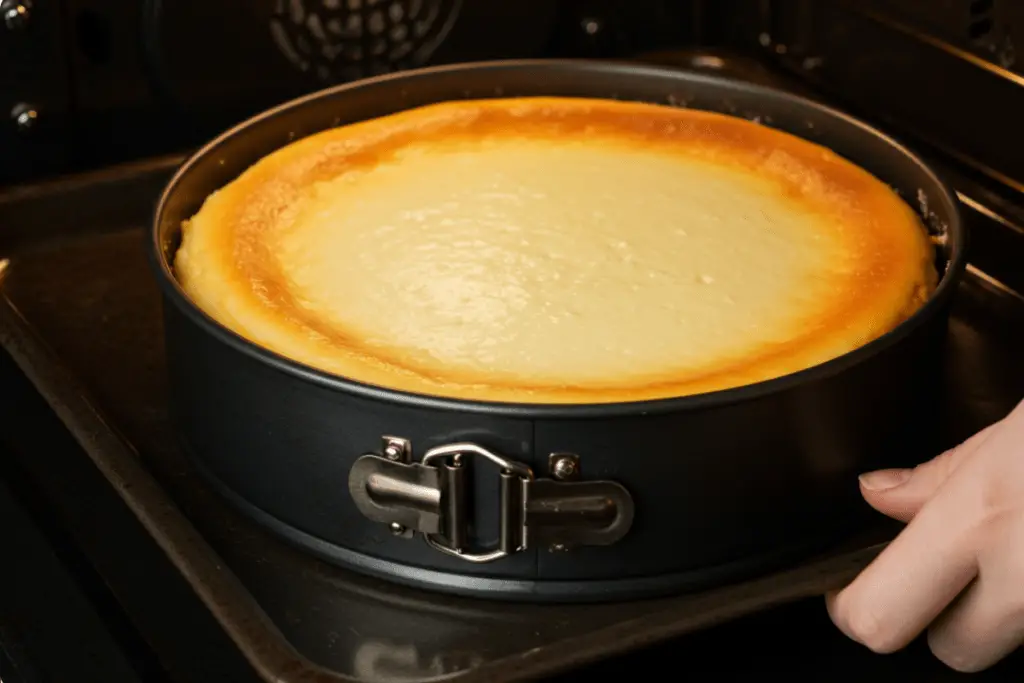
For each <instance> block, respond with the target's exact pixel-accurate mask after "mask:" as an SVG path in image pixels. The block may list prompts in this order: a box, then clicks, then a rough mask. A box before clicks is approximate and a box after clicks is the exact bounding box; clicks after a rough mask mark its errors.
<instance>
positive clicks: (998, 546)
mask: <svg viewBox="0 0 1024 683" xmlns="http://www.w3.org/2000/svg"><path fill="white" fill-rule="evenodd" d="M1004 526H1007V527H1008V529H1009V531H1008V532H1004V533H1001V534H998V536H996V537H994V538H993V540H992V542H991V544H989V545H987V547H989V548H991V549H992V552H991V556H988V553H986V554H983V555H982V558H981V562H980V564H981V571H980V572H979V575H978V578H977V579H976V580H975V582H974V583H973V584H972V585H971V587H970V588H968V589H967V591H966V592H965V593H964V594H963V595H962V596H960V598H959V599H958V600H957V601H956V602H955V603H954V604H953V606H952V607H951V608H950V609H949V610H948V611H947V612H946V613H945V614H943V615H942V616H941V617H939V619H938V621H936V622H935V623H934V624H933V625H932V627H931V628H930V629H929V630H928V645H929V647H931V649H932V652H934V653H935V656H936V657H938V658H939V659H940V660H941V661H943V662H944V663H946V664H947V665H948V666H950V667H952V668H953V669H955V670H957V671H961V672H964V673H971V672H975V671H982V670H983V669H987V668H988V667H990V666H992V665H993V664H995V663H996V662H998V661H999V660H1000V659H1002V658H1003V657H1005V656H1006V655H1008V654H1010V653H1011V652H1013V651H1014V650H1015V649H1017V648H1018V647H1020V646H1021V644H1024V586H1022V585H1021V579H1020V572H1021V569H1022V568H1024V546H1021V544H1020V539H1021V538H1022V537H1024V536H1022V534H1024V524H1021V523H1020V522H1019V521H1018V522H1016V524H1015V526H1014V527H1009V525H1004Z"/></svg>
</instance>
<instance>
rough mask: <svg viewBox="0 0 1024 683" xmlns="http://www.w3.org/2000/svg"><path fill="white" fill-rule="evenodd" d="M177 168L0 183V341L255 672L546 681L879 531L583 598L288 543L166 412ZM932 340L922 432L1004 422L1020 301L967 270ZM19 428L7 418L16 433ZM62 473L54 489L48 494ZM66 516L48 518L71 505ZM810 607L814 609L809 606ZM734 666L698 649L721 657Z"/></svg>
mask: <svg viewBox="0 0 1024 683" xmlns="http://www.w3.org/2000/svg"><path fill="white" fill-rule="evenodd" d="M178 161H179V160H178V159H163V160H157V161H154V162H150V163H146V164H139V165H135V166H130V167H126V168H122V169H117V170H114V171H108V172H104V173H100V174H96V175H93V176H89V177H84V178H77V179H70V180H66V181H60V182H53V183H49V184H47V185H42V186H35V187H31V188H23V189H19V190H15V191H10V192H7V193H5V194H2V195H0V258H2V259H3V261H2V262H0V263H2V265H0V346H2V348H3V349H4V350H5V352H6V353H7V354H8V356H9V359H10V360H11V361H13V365H12V367H13V366H16V367H17V369H18V370H19V371H20V372H21V373H23V374H24V376H25V377H27V379H28V380H29V382H31V384H32V385H33V386H34V387H35V389H36V390H37V391H38V392H39V394H41V395H42V397H43V398H44V399H45V401H46V404H47V405H48V406H49V409H50V410H52V411H53V413H54V414H56V415H57V417H58V418H59V419H60V421H61V423H62V424H63V425H64V427H66V429H67V430H68V431H69V432H70V434H71V435H72V436H73V437H74V440H75V441H76V442H77V444H78V446H79V447H80V448H81V452H82V454H83V456H84V457H87V458H88V461H89V462H90V463H91V465H90V467H92V468H93V469H94V470H95V471H96V472H98V473H99V474H100V475H101V476H102V478H103V480H104V481H105V482H106V485H107V486H108V487H109V488H110V489H111V490H112V491H115V492H116V493H117V496H118V497H119V499H120V500H121V501H123V503H124V504H125V506H126V507H127V508H128V509H129V510H130V511H131V512H132V514H133V515H134V517H135V518H136V519H137V520H138V521H139V522H140V523H141V525H142V526H143V527H144V528H145V530H146V532H147V533H148V534H149V536H151V537H152V538H153V539H154V540H155V541H156V543H157V544H158V545H159V547H160V548H161V550H162V552H163V553H164V554H165V555H166V557H167V558H168V559H169V560H170V562H171V563H172V564H173V566H174V567H175V569H176V571H177V572H178V574H180V576H182V577H184V579H185V581H186V582H187V584H188V587H189V590H190V591H191V592H192V593H194V595H195V596H197V597H198V598H199V600H200V601H201V603H202V605H203V606H204V609H205V610H207V611H208V613H209V615H210V616H211V617H212V621H213V623H215V625H216V629H217V630H218V631H219V637H222V638H223V639H224V640H225V642H229V643H230V646H231V647H233V648H235V649H237V651H238V653H240V655H241V657H242V658H243V659H244V660H245V662H246V663H247V665H248V666H249V667H251V669H252V671H253V672H254V674H255V676H256V677H258V678H260V679H263V680H268V681H271V680H272V681H282V682H285V681H296V682H298V681H349V680H358V681H383V680H388V681H393V680H402V681H414V680H436V679H439V678H444V679H445V680H456V681H466V682H469V681H489V682H491V683H495V682H498V681H512V680H521V679H526V678H536V677H542V676H550V675H553V674H556V673H558V672H561V671H565V670H569V669H574V668H577V667H580V666H583V665H586V664H588V663H592V662H595V661H598V660H601V659H604V658H611V657H614V656H616V655H619V654H621V653H625V652H630V651H636V650H638V649H642V648H645V647H647V646H650V645H651V644H654V643H657V642H659V641H665V640H668V639H671V638H675V637H677V636H680V635H683V634H687V633H691V632H694V631H698V630H704V629H708V628H710V627H712V626H715V625H717V624H721V623H723V622H728V621H732V620H736V619H738V618H739V617H742V616H744V615H749V614H753V613H755V612H761V611H764V610H768V609H769V608H772V607H774V606H777V605H782V604H786V603H794V602H797V601H800V600H801V599H803V598H813V597H815V596H820V595H821V594H822V593H824V592H825V591H826V590H828V589H831V588H837V587H840V586H841V585H843V584H844V583H846V582H847V581H848V580H849V579H850V578H852V576H854V575H855V574H856V572H857V571H859V570H860V569H861V568H862V567H863V566H865V565H866V564H867V563H868V562H869V561H870V560H871V559H872V558H873V557H874V556H875V554H877V552H878V551H879V550H880V548H881V547H883V544H884V542H885V541H886V540H887V539H888V538H890V537H891V534H892V533H893V530H894V528H893V527H892V526H890V525H887V524H880V525H879V527H878V529H876V530H873V531H872V532H871V533H869V534H866V535H864V536H863V537H859V538H856V539H846V540H845V541H843V542H841V543H837V545H836V547H835V548H833V549H832V550H831V551H830V552H828V553H827V554H825V555H823V556H822V557H819V558H817V559H814V560H812V561H809V562H807V563H805V564H803V565H802V566H799V567H796V568H793V569H790V570H787V571H782V572H779V573H776V574H773V575H769V576H765V577H763V578H760V579H756V580H752V581H747V582H743V583H738V584H735V585H731V586H726V587H723V588H720V589H717V590H713V591H707V592H703V593H696V594H690V595H680V596H677V597H673V598H668V599H660V600H650V601H640V602H631V603H623V604H599V605H543V606H533V605H517V604H508V603H498V602H488V601H480V600H473V599H467V598H453V597H451V596H439V595H434V594H430V593H425V592H422V591H417V590H413V589H408V588H402V587H398V586H394V585H391V584H388V583H384V582H381V581H378V580H374V579H369V578H366V577H362V576H358V575H355V574H352V573H350V572H348V571H345V570H342V569H339V568H336V567H333V566H329V565H327V564H324V563H323V562H320V561H318V560H316V559H314V558H311V557H308V556H306V555H304V554H302V553H300V552H298V551H296V550H294V549H292V548H291V547H289V546H287V545H285V544H283V543H282V542H280V541H279V540H278V539H276V538H274V537H271V536H269V535H267V534H266V532H264V531H263V530H262V529H260V528H258V527H256V526H255V525H254V524H252V523H251V522H249V521H248V520H246V519H245V518H244V517H242V516H241V515H240V514H238V513H237V512H235V511H234V510H233V509H232V508H231V507H229V506H228V505H227V504H225V503H224V502H223V501H222V500H221V498H219V497H218V496H217V495H216V494H215V493H214V492H212V491H211V490H210V489H209V488H208V486H207V485H206V484H205V483H204V481H203V480H202V479H201V478H200V477H199V476H198V475H197V473H196V471H195V469H194V468H193V467H192V465H191V464H190V463H189V462H188V460H187V459H186V458H185V457H184V455H183V453H182V451H181V450H180V449H179V448H178V447H177V445H176V440H175V436H174V434H173V432H172V430H171V428H170V426H169V424H168V420H167V415H166V408H165V404H164V398H163V397H164V366H163V351H162V346H161V334H160V314H159V296H158V292H157V288H156V285H155V283H154V282H153V280H152V278H151V276H150V273H149V272H148V267H147V264H146V261H145V258H144V252H143V232H144V226H145V224H146V221H147V220H148V215H149V211H150V208H151V205H152V201H153V200H154V199H155V197H156V195H157V192H158V190H159V188H160V186H161V185H162V183H163V182H164V181H165V180H166V179H167V178H168V177H169V174H170V172H171V171H172V170H173V168H174V167H175V166H176V165H177V163H178ZM949 339H950V344H949V349H948V358H947V363H946V368H945V373H946V377H945V379H946V396H947V399H948V400H947V402H946V409H945V411H944V413H942V414H939V415H936V416H935V429H936V430H938V431H939V432H940V433H941V434H942V437H943V440H944V441H945V442H946V443H947V444H953V443H955V442H956V441H957V440H959V439H962V438H963V437H965V436H966V435H968V434H970V433H971V432H972V431H974V430H976V429H978V428H980V427H981V426H983V425H985V424H988V423H990V422H991V421H993V420H995V419H998V418H999V417H1001V416H1003V415H1005V414H1006V412H1008V411H1009V409H1010V408H1011V407H1012V406H1013V405H1014V403H1015V402H1016V401H1017V400H1018V399H1019V398H1020V396H1021V394H1022V393H1024V354H1022V353H1021V350H1022V349H1024V298H1021V296H1020V295H1019V294H1017V293H1015V292H1013V291H1012V290H1010V289H1008V288H1006V287H1004V286H1002V285H1000V284H999V283H998V282H997V281H994V280H992V279H991V278H989V277H987V276H986V275H985V274H983V273H981V272H980V271H977V270H976V269H972V270H971V272H970V274H969V276H968V277H967V279H966V281H965V282H964V284H963V286H962V287H961V290H960V292H959V293H958V298H957V303H956V306H955V310H954V313H953V318H952V322H951V326H950V335H949ZM3 381H5V382H7V379H6V378H5V379H4V380H3ZM4 386H5V387H6V391H5V392H4V394H5V396H4V398H3V401H4V403H3V405H0V410H3V411H4V412H5V416H4V424H3V429H4V433H5V434H15V436H10V437H8V438H11V439H14V440H17V439H18V437H17V436H16V433H17V432H18V430H19V429H24V430H28V428H29V426H31V425H28V424H27V422H26V423H25V424H19V422H21V420H20V419H19V418H17V416H18V415H19V413H18V411H17V404H18V403H19V401H20V399H19V397H18V396H19V395H18V394H16V392H15V388H14V387H15V386H16V382H15V380H14V379H11V380H10V383H6V384H5V385H4ZM37 437H38V434H36V435H34V436H33V434H32V433H29V432H28V431H26V432H25V434H24V435H23V437H22V438H21V443H28V444H31V443H33V441H32V439H33V438H37ZM44 450H45V449H44ZM21 451H22V452H25V448H22V449H21ZM48 458H49V455H47V454H46V453H43V452H36V453H33V454H31V457H24V458H22V464H23V466H24V467H25V469H26V471H28V472H29V473H30V474H31V475H32V476H33V477H35V478H38V479H52V478H54V477H56V476H57V475H56V474H55V472H54V471H53V465H52V463H50V462H49V461H48ZM74 485H75V484H74V482H73V481H72V482H70V483H68V482H65V486H67V487H71V488H66V489H65V491H66V493H67V494H68V495H71V492H72V489H73V487H74ZM339 495H345V491H344V486H343V485H339ZM83 510H85V512H87V508H79V509H78V512H77V513H76V512H73V511H72V512H69V513H68V514H69V515H70V514H75V515H77V516H79V517H81V516H82V515H83ZM88 521H89V520H82V519H77V520H73V524H77V525H79V526H83V527H84V526H85V525H87V524H88ZM111 589H112V590H113V591H114V592H115V594H116V593H117V592H118V586H116V585H112V586H111ZM153 590H158V588H156V587H155V585H154V588H153ZM126 601H127V598H126ZM798 609H805V608H798ZM815 610H816V613H818V614H820V615H823V610H821V609H820V605H819V606H816V607H815ZM830 633H831V631H830ZM837 637H838V636H837ZM694 656H696V655H694ZM705 659H706V658H705ZM733 659H739V660H742V659H743V658H742V657H740V658H733ZM739 663H741V662H739ZM737 664H738V662H737V661H732V662H722V661H718V662H716V666H718V667H724V668H725V669H726V670H727V669H728V668H729V667H730V666H732V667H735V666H736V665H737ZM755 670H756V669H755ZM719 675H721V671H720V672H719ZM1016 676H1018V678H1019V674H1016ZM918 680H921V679H920V678H918ZM943 680H945V679H943Z"/></svg>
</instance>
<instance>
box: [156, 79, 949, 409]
mask: <svg viewBox="0 0 1024 683" xmlns="http://www.w3.org/2000/svg"><path fill="white" fill-rule="evenodd" d="M934 263H935V256H934V248H933V246H932V243H931V241H930V239H929V236H928V234H927V231H926V230H925V228H924V226H923V225H922V222H921V221H920V220H919V218H918V216H917V215H916V214H915V212H914V211H913V210H911V208H910V207H909V206H908V205H907V204H906V203H905V202H904V201H902V200H901V199H900V197H899V196H897V194H896V193H895V192H894V191H893V190H892V189H891V188H890V187H889V186H887V185H886V184H885V183H884V182H882V181H881V180H879V179H877V178H876V177H874V176H872V175H871V174H870V173H868V172H867V171H865V170H864V169H862V168H860V167H858V166H857V165H855V164H853V163H851V162H850V161H847V160H846V159H844V158H842V157H840V156H839V155H838V154H836V153H834V152H832V151H830V150H829V149H826V148H824V147H821V146H819V145H816V144H813V143H811V142H809V141H806V140H804V139H801V138H798V137H795V136H793V135H790V134H788V133H784V132H781V131H779V130H776V129H773V128H770V127H767V126H764V125H760V124H758V123H754V122H751V121H747V120H744V119H740V118H736V117H731V116H726V115H722V114H717V113H710V112H705V111H698V110H691V109H683V108H675V107H668V106H660V105H653V104H645V103H637V102H621V101H613V100H600V99H581V98H548V97H542V98H499V99H489V100H465V101H452V102H445V103H440V104H435V105H430V106H425V107H420V108H416V109H411V110H407V111H402V112H399V113H395V114H391V115H388V116H384V117H381V118H377V119H373V120H369V121H363V122H359V123H354V124H350V125H344V126H340V127H337V128H333V129H330V130H326V131H324V132H321V133H317V134H314V135H311V136H309V137H306V138H303V139H300V140H297V141H295V142H292V143H290V144H288V145H286V146H285V147H282V148H280V149H278V150H277V151H274V152H272V153H270V154H268V155H267V156H265V157H263V158H262V159H260V160H259V161H258V162H256V163H255V164H253V165H252V166H251V167H249V168H248V169H247V170H246V171H245V172H244V173H242V174H241V175H240V176H239V177H237V178H236V179H234V180H233V181H231V182H230V183H228V184H227V185H225V186H224V187H223V188H221V189H219V190H218V191H216V192H214V193H213V194H211V195H210V196H209V197H208V198H206V200H205V202H204V203H203V204H202V206H201V208H200V209H199V211H198V212H197V213H196V214H195V215H194V216H192V217H191V218H190V219H189V220H187V221H186V222H185V223H184V224H183V226H182V241H181V246H180V247H179V249H178V250H177V252H176V254H175V258H174V271H175V276H176V278H177V279H178V281H179V283H180V285H181V287H182V288H183V290H184V291H185V293H186V294H187V295H188V297H189V298H190V299H191V300H192V301H193V302H194V303H195V304H196V305H197V306H198V307H199V308H200V309H201V310H202V311H204V312H205V313H206V314H207V315H208V316H210V317H211V318H213V319H214V320H215V321H217V322H218V323H220V324H221V325H223V326H224V327H227V328H228V329H230V330H232V331H233V332H235V333H236V334H238V335H240V336H241V337H244V338H245V339H247V340H249V341H250V342H252V343H253V344H256V345H258V346H260V347H263V348H264V349H266V350H268V351H270V352H273V353H275V354H277V355H279V356H283V357H285V358H288V359H291V360H292V361H295V362H297V363H299V364H302V365H305V366H308V367H311V368H315V369H317V370H320V371H322V372H324V373H328V374H330V375H334V376H338V377H341V378H345V379H348V380H352V381H355V382H359V383H362V384H366V385H374V386H377V387H383V388H386V389H391V390H397V391H402V392H408V393H414V394H421V395H430V396H436V397H445V398H455V399H466V400H477V401H490V402H501V403H534V404H538V403H543V404H551V403H554V404H566V403H572V404H580V403H612V402H631V401H641V400H652V399H662V398H669V397H679V396H686V395H692V394H698V393H706V392H711V391H717V390H722V389H727V388H732V387H737V386H741V385H748V384H753V383H757V382H762V381H765V380H769V379H772V378H777V377H780V376H783V375H788V374H791V373H794V372H797V371H800V370H804V369H806V368H809V367H812V366H815V365H819V364H821V363H824V362H826V361H829V360H830V359H834V358H836V357H838V356H841V355H843V354H846V353H848V352H850V351H853V350H854V349H857V348H859V347H861V346H863V345H864V344H867V343H868V342H871V341H872V340H874V339H876V338H878V337H880V336H882V335H884V334H886V333H888V332H890V331H891V330H893V329H894V328H895V327H897V326H898V325H899V324H900V323H901V322H903V321H904V320H905V319H907V318H908V317H909V316H911V315H912V314H913V313H914V312H915V311H916V310H917V309H918V308H920V307H921V306H922V304H923V303H924V302H925V301H927V299H928V298H929V296H930V294H931V292H932V291H933V290H934V288H935V285H936V280H937V273H936V269H935V265H934Z"/></svg>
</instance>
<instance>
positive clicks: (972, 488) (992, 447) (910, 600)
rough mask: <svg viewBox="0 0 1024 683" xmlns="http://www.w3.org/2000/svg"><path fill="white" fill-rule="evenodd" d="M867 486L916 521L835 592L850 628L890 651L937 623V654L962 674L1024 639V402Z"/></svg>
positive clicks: (880, 505) (837, 609) (891, 511)
mask: <svg viewBox="0 0 1024 683" xmlns="http://www.w3.org/2000/svg"><path fill="white" fill-rule="evenodd" d="M861 492H862V494H863V495H864V498H865V499H866V500H867V501H868V503H869V504H871V506H872V507H874V508H875V509H876V510H878V511H879V512H882V513H884V514H886V515H889V516H890V517H893V518H896V519H898V520H901V521H904V522H909V524H908V525H907V527H906V528H905V529H904V530H903V531H902V533H900V534H899V536H897V537H896V539H895V540H894V541H893V542H892V543H891V544H890V545H889V546H888V547H887V548H886V549H885V550H884V551H883V552H882V553H881V554H880V555H879V556H878V557H877V558H876V559H875V561H874V562H872V563H871V564H870V565H869V566H868V567H867V568H866V569H865V570H864V571H863V572H861V574H860V576H858V577H857V578H856V579H855V580H854V581H853V583H851V584H850V585H849V586H847V587H846V588H845V589H843V590H842V591H840V592H839V593H837V594H832V595H829V596H828V598H827V602H828V610H829V614H830V615H831V617H832V620H833V621H834V622H835V624H836V625H837V626H838V627H839V628H840V629H841V630H842V631H843V632H844V633H846V635H848V636H849V637H851V638H853V639H854V640H856V641H857V642H859V643H861V644H863V645H865V646H867V647H868V648H870V649H871V650H874V651H875V652H879V653H888V652H893V651H895V650H898V649H900V648H902V647H904V646H905V645H907V644H908V643H910V641H911V640H913V639H914V638H915V637H916V636H917V635H918V634H920V633H921V632H922V631H924V630H925V629H928V645H929V647H930V648H931V650H932V652H933V653H934V654H935V656H936V657H938V658H939V659H940V660H942V661H943V662H944V663H945V664H947V665H948V666H950V667H952V668H953V669H956V670H957V671H963V672H973V671H980V670H982V669H986V668H988V667H989V666H991V665H992V664H995V663H996V662H997V661H999V660H1000V659H1002V658H1003V657H1005V656H1006V655H1008V654H1009V653H1011V652H1012V651H1013V650H1015V649H1016V648H1017V647H1019V646H1020V645H1021V644H1022V643H1024V402H1022V403H1020V404H1019V405H1018V406H1017V407H1016V408H1015V409H1014V410H1013V412H1011V413H1010V415H1008V416H1007V417H1006V418H1004V419H1002V420H1000V421H999V422H997V423H995V424H993V425H991V426H989V427H987V428H985V429H983V430H982V431H980V432H978V433H977V434H975V435H974V436H972V437H971V438H970V439H968V440H967V441H965V442H964V443H962V444H961V445H960V446H957V447H956V448H954V449H952V450H949V451H946V452H945V453H943V454H942V455H940V456H938V457H937V458H935V459H934V460H931V461H929V462H927V463H925V464H923V465H920V466H919V467H916V468H914V469H912V470H881V471H878V472H871V473H869V474H866V475H863V476H862V477H861Z"/></svg>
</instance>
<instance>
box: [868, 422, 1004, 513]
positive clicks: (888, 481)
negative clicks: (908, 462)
mask: <svg viewBox="0 0 1024 683" xmlns="http://www.w3.org/2000/svg"><path fill="white" fill-rule="evenodd" d="M1001 424H1002V422H1001V421H1000V422H996V423H995V424H991V425H989V426H988V427H986V428H985V429H983V430H981V431H980V432H978V433H977V434H975V435H974V436H972V437H971V438H969V439H967V440H966V441H964V442H963V443H962V444H960V445H959V446H957V447H956V448H951V449H950V450H948V451H946V452H945V453H942V454H941V455H938V456H936V457H935V458H933V459H931V460H929V461H928V462H926V463H924V464H922V465H918V466H917V467H915V468H913V469H894V470H877V471H875V472H868V473H867V474H862V475H861V476H860V490H861V493H862V494H863V496H864V500H866V501H867V502H868V504H869V505H871V507H873V508H875V509H876V510H878V511H879V512H881V513H882V514H883V515H888V516H889V517H892V518H893V519H898V520H900V521H901V522H909V521H910V520H911V519H913V518H914V516H915V515H916V514H917V512H918V510H920V509H921V507H922V506H923V505H924V504H925V503H927V502H928V501H929V500H930V499H931V497H932V496H933V495H935V492H936V491H938V490H939V487H940V486H942V484H943V483H944V482H945V481H946V480H947V479H948V478H949V476H950V475H951V474H953V472H954V471H956V468H957V467H959V466H960V464H961V463H963V462H964V461H965V460H966V459H968V458H969V457H970V456H971V455H972V454H973V453H974V452H975V451H977V450H978V449H979V448H981V446H982V445H983V444H984V443H985V442H986V441H987V440H988V439H989V437H991V436H992V434H993V433H995V431H997V429H998V427H999V426H1000V425H1001Z"/></svg>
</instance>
